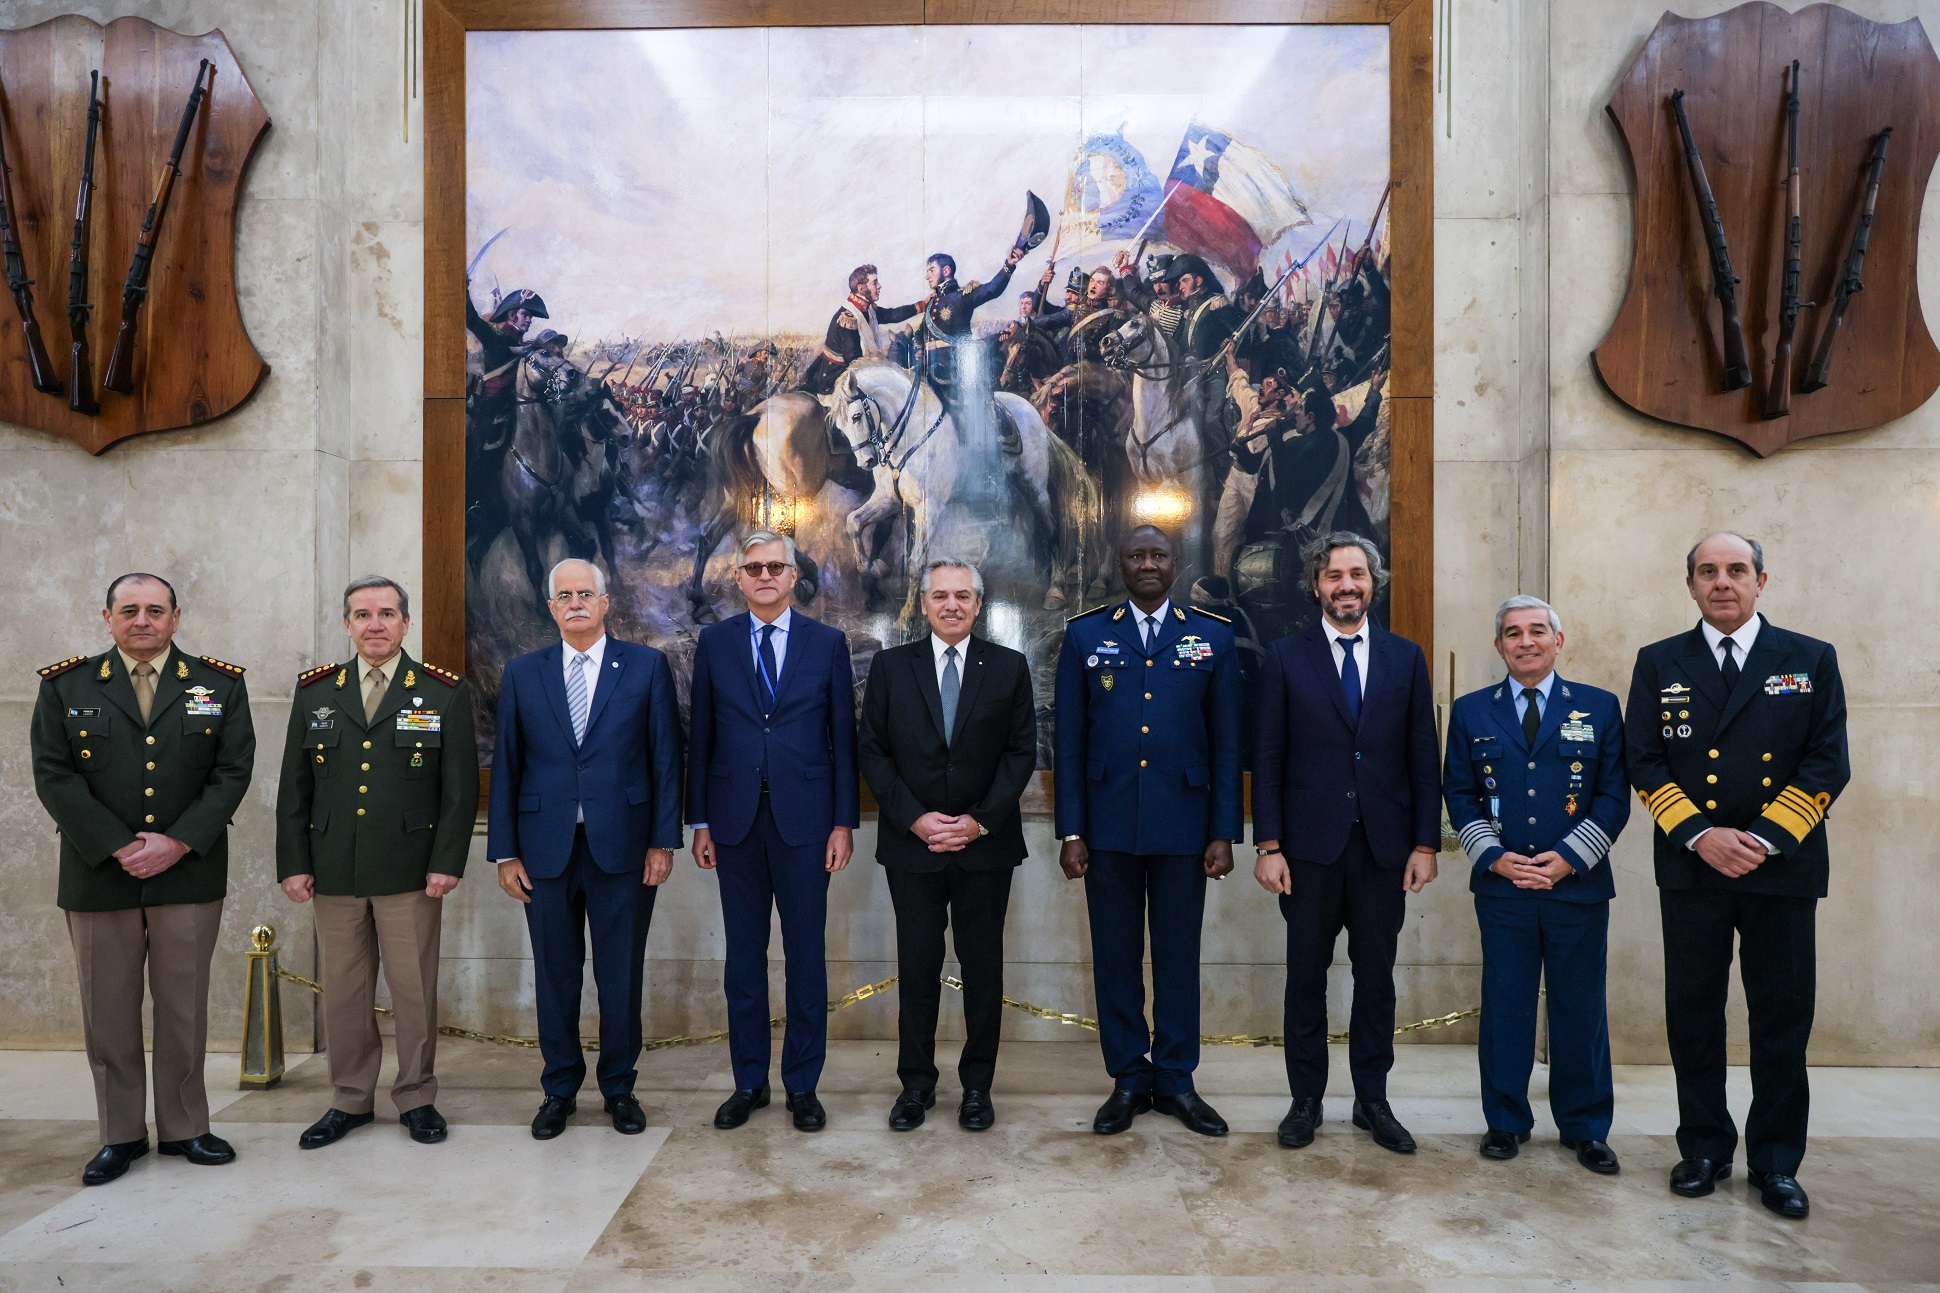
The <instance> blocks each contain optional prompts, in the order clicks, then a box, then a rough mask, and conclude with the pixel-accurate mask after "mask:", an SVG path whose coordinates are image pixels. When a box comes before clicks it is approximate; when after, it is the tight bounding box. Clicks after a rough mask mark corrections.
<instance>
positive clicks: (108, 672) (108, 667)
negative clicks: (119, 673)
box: [95, 660, 115, 682]
mask: <svg viewBox="0 0 1940 1293" xmlns="http://www.w3.org/2000/svg"><path fill="white" fill-rule="evenodd" d="M95 676H96V677H97V678H99V679H101V681H102V682H106V681H108V679H110V678H112V677H114V676H115V671H114V665H113V663H112V661H111V660H103V661H102V662H101V672H100V673H98V674H96V675H95Z"/></svg>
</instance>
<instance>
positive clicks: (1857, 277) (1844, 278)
mask: <svg viewBox="0 0 1940 1293" xmlns="http://www.w3.org/2000/svg"><path fill="white" fill-rule="evenodd" d="M1892 137H1893V128H1892V127H1891V126H1887V127H1886V128H1885V129H1883V130H1881V131H1880V132H1879V138H1878V139H1876V140H1874V141H1873V164H1872V173H1871V174H1870V175H1868V176H1867V177H1866V206H1865V209H1864V210H1862V211H1861V212H1860V213H1859V227H1858V228H1857V229H1855V230H1853V234H1852V247H1851V249H1850V250H1848V251H1847V252H1846V272H1845V273H1844V274H1843V275H1841V276H1840V279H1839V290H1838V292H1837V293H1835V294H1834V296H1833V298H1832V315H1831V317H1830V318H1828V319H1827V320H1826V321H1825V326H1823V327H1822V328H1820V329H1819V345H1818V349H1816V350H1815V351H1813V353H1812V363H1811V365H1810V366H1809V367H1807V368H1806V370H1805V380H1804V381H1803V382H1800V383H1799V390H1800V391H1801V392H1806V393H1809V392H1811V391H1816V390H1819V389H1821V388H1822V387H1824V386H1825V384H1826V380H1827V373H1829V372H1830V371H1831V368H1832V347H1833V345H1834V343H1836V342H1837V341H1838V340H1839V330H1840V328H1842V327H1843V326H1844V325H1845V322H1846V307H1847V306H1849V305H1851V304H1852V298H1853V294H1854V293H1856V292H1863V291H1865V290H1866V284H1865V281H1864V280H1863V279H1862V278H1861V274H1862V273H1863V272H1864V270H1865V268H1866V241H1867V239H1868V238H1870V237H1871V236H1872V232H1873V208H1874V207H1875V206H1876V205H1878V203H1879V175H1880V172H1881V171H1883V170H1885V169H1886V141H1887V140H1889V139H1891V138H1892Z"/></svg>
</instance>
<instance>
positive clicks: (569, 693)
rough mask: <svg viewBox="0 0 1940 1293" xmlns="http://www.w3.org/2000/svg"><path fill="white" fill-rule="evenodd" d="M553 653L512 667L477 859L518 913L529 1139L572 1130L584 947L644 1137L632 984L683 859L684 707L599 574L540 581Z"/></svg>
mask: <svg viewBox="0 0 1940 1293" xmlns="http://www.w3.org/2000/svg"><path fill="white" fill-rule="evenodd" d="M546 605H547V607H548V608H549V609H550V610H551V611H552V618H553V620H554V622H555V623H557V624H558V625H559V636H560V637H561V639H563V640H562V642H561V644H560V645H559V646H556V647H544V648H542V649H540V650H538V651H533V652H531V653H529V654H527V655H522V656H520V657H519V658H518V659H516V660H514V661H512V663H511V664H509V665H507V666H506V668H505V676H504V679H503V680H502V681H501V682H500V684H499V694H498V741H497V747H496V751H495V753H494V754H493V757H492V800H491V819H490V827H489V835H488V838H487V840H486V856H488V857H491V858H494V859H496V860H497V862H498V883H499V888H501V889H503V890H505V892H506V893H508V894H510V895H511V896H512V897H514V898H516V899H518V900H519V901H520V902H522V903H524V904H525V918H526V928H527V929H528V930H529V931H530V932H531V935H532V973H533V979H534V987H535V988H536V995H537V998H538V1008H539V1053H540V1055H541V1056H543V1057H544V1060H545V1070H544V1072H543V1074H542V1075H541V1077H540V1086H541V1088H542V1090H543V1091H544V1093H545V1099H544V1100H543V1101H542V1102H541V1104H540V1105H539V1112H538V1115H537V1116H536V1117H534V1118H533V1120H532V1135H533V1137H534V1138H535V1139H538V1140H551V1139H552V1138H553V1137H555V1136H557V1135H559V1133H560V1132H562V1131H564V1130H565V1129H566V1123H567V1120H568V1119H569V1118H571V1117H572V1114H573V1110H574V1108H575V1105H576V1100H577V1097H578V1093H579V1087H580V1084H581V1083H582V1082H584V1081H585V1080H586V1057H585V1055H584V1053H583V1052H582V1051H581V1049H580V1043H579V993H580V985H581V983H582V981H583V976H584V972H585V963H586V943H585V931H586V930H587V929H588V928H590V929H591V930H592V936H593V983H594V986H595V987H596V988H597V989H598V990H599V1006H600V1055H599V1065H598V1068H597V1070H596V1075H597V1078H598V1081H599V1089H600V1094H601V1095H602V1096H604V1097H605V1098H606V1112H607V1114H608V1115H609V1116H610V1117H611V1118H612V1119H613V1127H614V1130H616V1131H619V1132H622V1133H624V1134H626V1135H629V1136H635V1135H638V1134H639V1133H641V1132H643V1131H645V1130H646V1128H647V1116H646V1113H645V1112H644V1111H643V1110H642V1109H641V1108H640V1101H639V1100H638V1098H636V1097H635V1096H634V1094H633V1084H634V1081H635V1079H636V1078H637V1077H638V1076H639V1070H638V1069H637V1068H636V1067H635V1065H636V1064H637V1063H638V1062H639V1059H640V1001H641V989H642V985H641V979H642V976H643V974H644V972H645V960H646V953H647V927H648V925H649V924H651V923H652V920H653V899H654V894H655V893H656V892H657V889H656V887H655V886H657V885H659V884H661V883H662V882H663V881H665V880H666V878H667V876H668V873H669V872H671V871H672V870H673V865H674V853H673V851H674V850H675V849H677V848H679V847H680V844H681V835H680V708H679V702H678V701H677V700H676V699H675V696H674V684H673V677H672V675H671V673H670V672H669V671H668V668H667V658H666V657H665V656H664V655H662V654H661V653H660V652H658V651H656V650H654V648H652V647H650V646H636V645H634V644H633V643H631V642H621V641H618V640H617V639H614V638H610V637H608V636H607V635H606V610H607V606H608V598H607V594H606V576H605V575H604V574H603V573H601V571H600V569H599V567H597V566H595V565H593V564H591V563H590V562H586V561H574V560H568V561H562V562H560V563H559V564H558V565H556V566H554V567H553V568H552V574H551V575H550V576H548V577H547V579H546Z"/></svg>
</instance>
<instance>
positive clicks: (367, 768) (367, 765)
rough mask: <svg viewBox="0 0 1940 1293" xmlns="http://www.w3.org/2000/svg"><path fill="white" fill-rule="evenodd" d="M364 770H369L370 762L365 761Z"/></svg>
mask: <svg viewBox="0 0 1940 1293" xmlns="http://www.w3.org/2000/svg"><path fill="white" fill-rule="evenodd" d="M364 771H365V772H369V771H370V764H368V763H366V764H365V765H364Z"/></svg>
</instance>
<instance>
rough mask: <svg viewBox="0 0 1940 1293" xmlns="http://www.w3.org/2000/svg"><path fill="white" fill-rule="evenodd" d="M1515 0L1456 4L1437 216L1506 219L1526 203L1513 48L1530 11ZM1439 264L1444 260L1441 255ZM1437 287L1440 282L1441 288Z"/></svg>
mask: <svg viewBox="0 0 1940 1293" xmlns="http://www.w3.org/2000/svg"><path fill="white" fill-rule="evenodd" d="M1532 9H1540V6H1524V5H1521V4H1517V3H1514V2H1513V0H1488V2H1487V3H1483V4H1463V5H1456V6H1455V15H1454V20H1453V21H1454V27H1455V35H1454V48H1455V50H1456V51H1457V54H1456V58H1455V60H1454V74H1453V76H1452V77H1447V78H1443V77H1438V78H1437V80H1438V83H1439V82H1441V81H1443V80H1444V79H1446V80H1448V81H1452V84H1449V85H1445V86H1444V88H1443V89H1442V90H1441V92H1440V93H1439V94H1438V95H1437V98H1438V100H1439V105H1440V108H1439V111H1438V112H1437V114H1436V121H1435V181H1436V182H1435V215H1436V217H1437V218H1438V219H1468V220H1476V219H1502V218H1505V217H1509V216H1514V215H1516V214H1518V213H1519V212H1520V210H1521V209H1522V207H1523V205H1524V204H1525V200H1526V199H1525V197H1524V178H1523V177H1524V172H1525V164H1524V158H1523V157H1522V155H1521V154H1522V152H1523V149H1522V148H1521V147H1519V146H1518V141H1520V140H1521V139H1522V137H1523V135H1524V129H1523V128H1524V126H1525V125H1526V124H1527V121H1528V117H1527V115H1526V108H1525V105H1524V102H1523V94H1524V90H1525V86H1524V81H1525V79H1526V74H1525V69H1524V67H1523V64H1522V60H1521V59H1519V58H1518V57H1517V56H1516V51H1518V50H1519V49H1522V48H1524V47H1525V37H1524V34H1523V32H1522V30H1521V29H1522V28H1523V27H1524V26H1525V25H1526V24H1527V23H1528V22H1529V21H1530V12H1529V11H1530V10H1532ZM1437 259H1438V260H1439V259H1441V257H1440V256H1439V255H1438V256H1437ZM1438 290H1439V285H1438Z"/></svg>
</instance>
